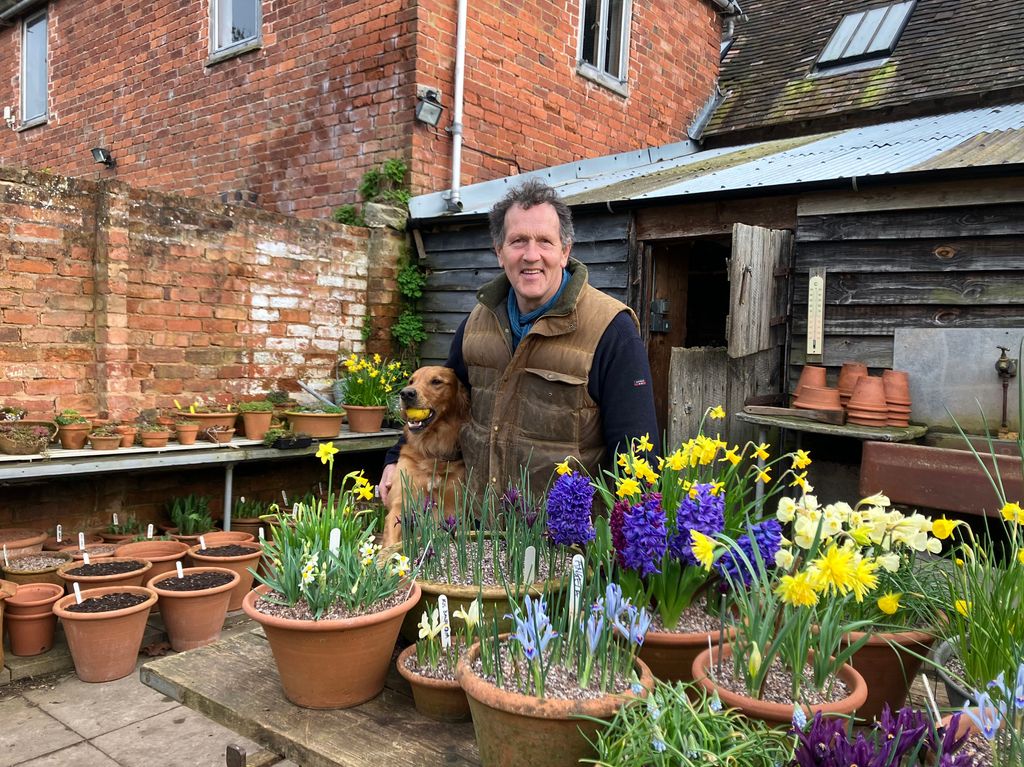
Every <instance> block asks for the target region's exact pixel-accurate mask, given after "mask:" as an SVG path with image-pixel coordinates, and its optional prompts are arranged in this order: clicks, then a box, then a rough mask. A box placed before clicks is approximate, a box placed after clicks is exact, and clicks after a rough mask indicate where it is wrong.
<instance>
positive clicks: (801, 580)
mask: <svg viewBox="0 0 1024 767" xmlns="http://www.w3.org/2000/svg"><path fill="white" fill-rule="evenodd" d="M814 586H815V583H814V577H813V576H812V575H811V573H809V572H808V571H806V570H802V571H801V572H799V573H797V574H796V575H783V576H782V578H780V579H779V585H778V586H776V588H775V593H776V594H778V595H779V598H780V599H781V600H782V601H783V602H785V603H786V604H788V605H792V606H793V607H813V606H814V605H816V604H818V592H817V591H816V590H815V588H814Z"/></svg>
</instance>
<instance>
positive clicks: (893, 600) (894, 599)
mask: <svg viewBox="0 0 1024 767" xmlns="http://www.w3.org/2000/svg"><path fill="white" fill-rule="evenodd" d="M901 596H903V595H902V594H901V593H899V592H898V591H897V592H892V591H889V592H887V593H885V594H883V595H882V596H880V597H879V598H878V609H879V610H881V611H882V612H883V613H885V614H886V615H895V614H896V611H897V610H899V609H900V597H901Z"/></svg>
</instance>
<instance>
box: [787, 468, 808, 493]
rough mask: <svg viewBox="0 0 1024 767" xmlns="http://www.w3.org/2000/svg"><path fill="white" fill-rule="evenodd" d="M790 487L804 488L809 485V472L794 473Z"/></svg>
mask: <svg viewBox="0 0 1024 767" xmlns="http://www.w3.org/2000/svg"><path fill="white" fill-rule="evenodd" d="M789 486H790V487H799V488H801V489H803V488H804V487H806V486H807V472H806V471H804V472H801V473H800V474H794V475H793V481H792V482H790V483H789Z"/></svg>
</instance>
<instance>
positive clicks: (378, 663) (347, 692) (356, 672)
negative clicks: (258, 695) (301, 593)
mask: <svg viewBox="0 0 1024 767" xmlns="http://www.w3.org/2000/svg"><path fill="white" fill-rule="evenodd" d="M419 590H420V588H419V585H418V584H416V583H413V587H412V593H411V594H410V595H409V598H408V599H406V600H405V601H404V602H402V603H401V604H399V605H396V606H395V607H392V608H390V609H388V610H383V611H382V612H378V613H372V614H370V615H361V616H359V617H356V618H346V619H342V620H321V621H302V620H292V619H288V618H278V617H275V616H272V615H266V614H264V613H261V612H260V611H259V610H257V609H256V600H257V599H259V597H260V596H261V595H262V594H265V593H267V592H268V591H269V589H267V587H266V586H260V587H259V588H257V589H254V590H253V591H250V592H249V593H248V594H246V596H245V599H244V601H243V602H242V609H243V610H245V614H246V615H248V616H249V617H250V618H252V619H253V620H254V621H256V622H257V623H259V624H261V625H262V626H263V631H264V632H265V633H266V635H267V641H269V642H270V649H271V650H272V651H273V653H274V661H275V662H276V664H277V671H278V675H279V676H280V677H281V686H282V687H283V688H284V694H285V697H286V698H288V700H290V701H291V702H292V703H294V704H295V705H297V706H303V707H304V708H349V707H351V706H357V705H359V704H360V703H364V702H365V701H368V700H370V699H371V698H373V697H376V696H377V695H379V694H380V691H381V690H383V689H384V681H385V679H386V678H387V674H388V667H389V666H390V664H391V653H392V650H393V649H394V646H395V640H396V639H397V638H398V629H399V628H400V627H401V625H402V617H403V616H404V615H405V613H407V612H408V611H409V610H411V609H412V608H413V606H415V604H416V602H417V600H419V597H420V595H419ZM339 658H344V659H345V661H344V662H343V663H339V662H338V659H339Z"/></svg>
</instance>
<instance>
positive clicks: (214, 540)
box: [203, 520, 256, 546]
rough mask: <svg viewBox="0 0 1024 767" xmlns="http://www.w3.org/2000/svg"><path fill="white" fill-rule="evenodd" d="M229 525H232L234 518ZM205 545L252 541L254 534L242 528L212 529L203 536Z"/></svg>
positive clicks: (254, 538)
mask: <svg viewBox="0 0 1024 767" xmlns="http://www.w3.org/2000/svg"><path fill="white" fill-rule="evenodd" d="M231 526H232V527H234V526H235V525H234V520H232V523H231ZM203 539H204V540H205V541H206V545H207V546H226V545H228V544H230V543H254V542H255V541H256V536H255V535H253V534H252V533H247V532H244V531H242V530H214V531H213V532H212V533H206V535H204V536H203Z"/></svg>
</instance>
